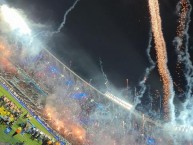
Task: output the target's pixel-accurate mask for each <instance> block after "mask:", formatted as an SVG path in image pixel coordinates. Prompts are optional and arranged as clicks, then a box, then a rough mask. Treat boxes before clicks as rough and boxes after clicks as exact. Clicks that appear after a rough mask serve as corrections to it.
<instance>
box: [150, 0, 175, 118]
mask: <svg viewBox="0 0 193 145" xmlns="http://www.w3.org/2000/svg"><path fill="white" fill-rule="evenodd" d="M148 2H149V11H150V16H151V24H152V31H153V36H154V40H155V48H156V55H157V61H158V71H159V74H160V76H161V79H162V81H163V91H164V113H165V119H166V120H167V121H169V120H171V121H174V118H175V114H174V105H173V99H174V90H173V82H172V78H171V76H170V72H169V70H168V67H167V52H166V44H165V40H164V37H163V33H162V25H161V18H160V12H159V3H158V0H149V1H148Z"/></svg>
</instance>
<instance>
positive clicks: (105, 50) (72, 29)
mask: <svg viewBox="0 0 193 145" xmlns="http://www.w3.org/2000/svg"><path fill="white" fill-rule="evenodd" d="M73 2H74V1H72V0H57V2H56V0H33V1H31V0H17V1H14V2H10V4H11V5H12V6H14V7H16V8H21V9H22V10H24V12H25V13H26V15H27V16H28V18H29V19H31V20H32V21H34V23H41V24H43V25H45V26H47V28H49V30H50V31H52V30H56V29H57V27H58V26H59V24H60V22H61V21H62V19H63V14H64V13H65V11H66V10H67V9H68V8H69V7H70V6H71V5H72V4H73ZM177 2H178V1H177V0H160V8H161V17H162V24H163V32H164V37H165V39H166V43H167V49H168V56H169V68H170V70H171V72H172V74H173V77H174V78H175V71H174V69H175V61H174V60H175V59H176V56H175V55H176V54H175V50H174V47H173V45H172V41H173V38H174V37H175V35H176V27H177V15H176V13H175V9H176V4H177ZM149 30H150V18H149V12H148V5H147V0H119V1H118V0H80V1H79V2H78V4H77V6H76V7H75V9H74V10H73V11H72V12H71V13H70V14H69V15H68V17H67V21H66V25H65V27H64V28H63V29H62V32H61V33H59V34H56V35H54V36H53V37H52V38H49V39H47V38H45V39H46V40H49V41H47V42H46V44H47V45H48V46H49V49H51V51H52V52H53V53H55V54H56V55H57V56H58V57H59V58H60V59H61V60H63V62H64V63H65V64H66V65H68V66H70V67H71V69H72V70H74V71H75V72H76V73H77V74H79V75H80V76H82V77H83V78H84V79H85V80H87V81H89V80H90V79H92V80H93V85H94V86H97V84H98V83H100V84H104V82H105V81H104V79H103V76H102V73H101V71H100V65H99V58H101V59H102V61H103V67H104V71H105V73H106V74H107V76H108V78H109V80H110V82H112V84H113V85H115V86H116V87H118V88H123V87H126V79H128V80H129V85H131V86H135V85H137V82H138V81H140V79H142V78H143V74H144V71H145V68H146V67H148V66H149V65H150V64H149V62H148V59H147V56H146V48H147V45H148V39H149ZM192 34H193V24H192V23H191V26H190V35H191V37H190V40H191V46H193V45H192V44H193V37H192V36H193V35H192ZM152 45H154V44H153V43H152ZM191 48H192V47H191ZM152 49H153V50H152V52H151V54H152V57H153V59H154V60H155V52H154V47H153V48H152ZM191 51H192V50H190V52H191ZM159 80H160V79H159V75H158V72H157V71H156V70H154V71H153V73H152V74H151V77H150V80H149V84H150V85H151V86H152V87H155V88H156V87H157V88H159V87H160V86H161V83H160V81H159ZM97 87H99V86H97Z"/></svg>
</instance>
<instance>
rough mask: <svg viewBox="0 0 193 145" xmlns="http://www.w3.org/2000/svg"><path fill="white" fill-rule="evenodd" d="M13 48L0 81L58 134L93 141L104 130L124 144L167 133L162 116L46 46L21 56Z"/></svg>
mask: <svg viewBox="0 0 193 145" xmlns="http://www.w3.org/2000/svg"><path fill="white" fill-rule="evenodd" d="M15 49H16V51H14V52H15V53H12V55H11V57H9V58H8V59H7V60H1V63H3V64H5V61H6V65H1V83H3V84H6V86H8V87H9V88H10V89H11V91H12V92H13V93H14V94H15V95H16V97H17V98H20V99H21V100H22V102H23V103H24V105H25V107H26V108H28V110H29V111H30V112H31V114H32V115H33V116H34V117H35V118H37V119H38V120H39V121H40V122H41V123H43V124H44V126H45V127H46V128H47V129H48V130H49V131H50V132H51V133H52V134H53V135H54V136H55V137H56V139H57V140H59V141H61V142H67V140H68V141H69V142H70V143H72V144H94V143H98V142H102V141H100V138H101V137H102V136H106V137H107V138H108V137H109V138H111V139H112V140H113V142H115V143H116V144H125V143H127V142H133V143H136V142H138V143H142V142H144V141H145V142H148V141H149V142H154V138H158V136H159V137H160V138H162V137H164V134H162V133H163V130H165V129H164V128H163V126H162V125H161V123H160V122H158V121H155V120H152V119H150V118H149V117H147V116H145V115H144V114H142V113H140V112H137V111H136V110H135V108H133V106H132V105H131V104H130V103H128V102H127V101H124V100H123V99H120V98H118V97H116V96H114V95H113V94H111V93H110V92H105V93H102V92H100V91H98V90H97V89H96V88H94V87H93V86H91V85H90V84H89V83H87V82H86V81H84V80H83V79H82V78H80V77H79V76H78V75H77V74H75V73H74V72H73V71H72V70H70V69H69V68H68V67H67V66H65V65H64V64H63V63H62V62H61V61H59V60H58V59H57V58H56V57H55V56H54V55H53V54H52V53H50V52H49V51H48V50H46V49H44V50H42V51H41V52H40V53H39V55H38V56H35V57H31V56H26V57H25V58H22V59H20V58H18V56H19V52H20V51H19V50H18V49H19V48H15ZM7 64H9V65H7ZM170 129H172V130H175V129H179V130H180V129H182V130H184V131H186V130H188V129H187V128H185V127H182V128H178V127H170ZM164 132H165V131H164ZM136 136H137V137H136ZM167 139H169V138H167ZM104 142H105V141H104ZM124 142H125V143H124Z"/></svg>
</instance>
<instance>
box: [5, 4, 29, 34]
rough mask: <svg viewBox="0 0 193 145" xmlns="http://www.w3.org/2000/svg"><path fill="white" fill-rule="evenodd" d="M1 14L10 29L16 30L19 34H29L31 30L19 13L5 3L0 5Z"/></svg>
mask: <svg viewBox="0 0 193 145" xmlns="http://www.w3.org/2000/svg"><path fill="white" fill-rule="evenodd" d="M1 14H2V16H3V19H4V21H5V22H6V23H8V24H9V26H10V28H11V29H12V30H18V31H19V32H20V33H21V34H28V35H30V34H31V30H30V28H29V27H28V25H27V24H26V22H25V20H24V19H23V17H22V16H21V15H20V13H19V12H18V11H17V10H16V9H13V8H10V7H8V6H7V5H2V6H1Z"/></svg>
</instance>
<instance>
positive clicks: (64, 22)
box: [52, 0, 80, 34]
mask: <svg viewBox="0 0 193 145" xmlns="http://www.w3.org/2000/svg"><path fill="white" fill-rule="evenodd" d="M79 1H80V0H75V2H74V3H73V5H72V6H71V7H70V8H69V9H68V10H67V11H66V12H65V14H64V17H63V21H62V23H61V24H60V26H59V27H58V29H57V30H56V31H54V32H53V33H52V34H56V33H59V32H60V31H61V29H62V28H63V27H64V25H65V24H66V18H67V16H68V14H69V13H70V12H71V11H72V10H73V9H74V8H75V6H76V4H77V3H78V2H79Z"/></svg>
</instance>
